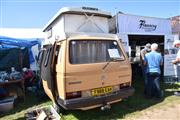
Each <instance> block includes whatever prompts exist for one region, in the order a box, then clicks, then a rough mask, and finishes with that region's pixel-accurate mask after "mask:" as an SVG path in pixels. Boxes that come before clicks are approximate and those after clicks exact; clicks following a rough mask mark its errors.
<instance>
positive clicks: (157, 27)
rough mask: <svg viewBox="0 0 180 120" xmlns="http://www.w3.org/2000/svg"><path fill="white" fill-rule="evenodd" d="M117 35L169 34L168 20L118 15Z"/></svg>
mask: <svg viewBox="0 0 180 120" xmlns="http://www.w3.org/2000/svg"><path fill="white" fill-rule="evenodd" d="M118 28H119V29H118V30H119V33H141V34H143V33H145V34H152V33H153V34H171V33H172V30H171V24H170V19H163V18H153V17H144V16H136V15H127V14H118Z"/></svg>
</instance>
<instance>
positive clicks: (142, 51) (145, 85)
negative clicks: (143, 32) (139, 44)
mask: <svg viewBox="0 0 180 120" xmlns="http://www.w3.org/2000/svg"><path fill="white" fill-rule="evenodd" d="M150 51H151V44H150V43H147V44H146V46H145V47H144V48H143V49H142V50H141V51H140V60H141V61H140V62H141V69H142V75H143V78H144V94H145V95H146V93H147V75H146V72H147V69H146V66H144V57H145V55H146V54H147V53H149V52H150Z"/></svg>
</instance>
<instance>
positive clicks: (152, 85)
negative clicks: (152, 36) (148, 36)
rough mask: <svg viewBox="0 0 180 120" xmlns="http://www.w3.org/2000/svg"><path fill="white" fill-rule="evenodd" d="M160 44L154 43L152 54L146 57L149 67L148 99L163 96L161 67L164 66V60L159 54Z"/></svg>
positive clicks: (145, 62)
mask: <svg viewBox="0 0 180 120" xmlns="http://www.w3.org/2000/svg"><path fill="white" fill-rule="evenodd" d="M157 49H158V44H156V43H153V44H152V45H151V52H149V53H147V54H146V55H145V59H144V65H146V66H147V80H148V85H147V86H148V88H147V97H154V96H155V97H157V98H160V97H161V96H162V93H161V89H160V83H159V81H160V74H161V71H160V66H161V65H163V58H162V56H161V54H160V53H158V52H157Z"/></svg>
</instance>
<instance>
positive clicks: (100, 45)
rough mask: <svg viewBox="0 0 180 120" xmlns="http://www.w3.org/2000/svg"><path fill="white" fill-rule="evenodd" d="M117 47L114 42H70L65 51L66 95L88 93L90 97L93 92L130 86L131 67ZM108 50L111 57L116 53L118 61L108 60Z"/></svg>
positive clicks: (121, 50) (117, 44)
mask: <svg viewBox="0 0 180 120" xmlns="http://www.w3.org/2000/svg"><path fill="white" fill-rule="evenodd" d="M119 45H120V43H118V42H117V41H115V40H114V41H113V40H72V41H70V42H69V48H68V49H67V51H69V52H67V53H68V54H69V55H67V60H68V61H69V62H66V83H65V84H66V92H75V91H85V93H88V91H89V92H90V93H89V94H90V96H91V94H92V95H93V94H94V95H96V93H95V92H94V93H93V91H96V89H97V90H98V91H99V89H100V88H103V89H106V88H107V92H108V91H110V92H112V88H113V89H114V90H117V89H116V88H119V86H120V84H121V83H128V84H129V86H130V84H131V67H130V64H129V61H128V58H127V56H126V55H125V52H124V51H123V49H122V46H121V45H120V46H119ZM109 51H110V52H112V55H114V54H113V53H115V55H114V56H116V55H117V54H119V56H120V58H118V59H119V60H111V59H110V57H109ZM116 53H117V54H116ZM108 86H109V87H108ZM115 87H116V88H115ZM82 94H83V93H82ZM100 94H101V93H100Z"/></svg>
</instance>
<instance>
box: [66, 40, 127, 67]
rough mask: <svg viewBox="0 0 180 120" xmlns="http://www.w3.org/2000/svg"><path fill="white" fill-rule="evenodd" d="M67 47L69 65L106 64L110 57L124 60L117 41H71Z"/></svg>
mask: <svg viewBox="0 0 180 120" xmlns="http://www.w3.org/2000/svg"><path fill="white" fill-rule="evenodd" d="M69 45H70V46H69V48H70V49H69V50H70V53H69V55H70V56H69V59H70V60H69V61H70V63H71V64H85V63H99V62H108V61H110V60H111V58H112V57H113V58H118V59H121V60H123V59H124V56H123V54H122V52H121V50H120V48H119V45H118V43H117V41H112V40H71V41H70V44H69Z"/></svg>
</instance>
